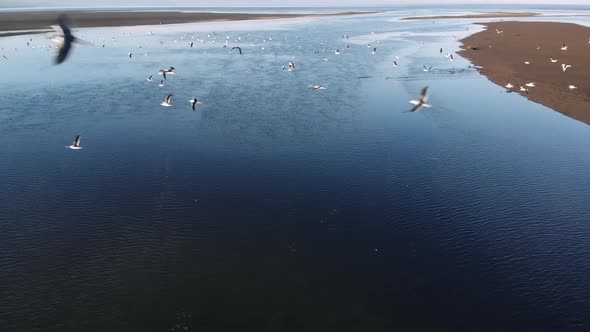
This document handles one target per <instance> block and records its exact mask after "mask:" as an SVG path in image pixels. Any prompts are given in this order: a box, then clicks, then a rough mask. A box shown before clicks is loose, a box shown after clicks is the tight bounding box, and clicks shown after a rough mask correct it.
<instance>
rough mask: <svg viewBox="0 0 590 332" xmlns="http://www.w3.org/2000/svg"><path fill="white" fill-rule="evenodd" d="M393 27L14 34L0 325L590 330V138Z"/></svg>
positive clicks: (446, 36)
mask: <svg viewBox="0 0 590 332" xmlns="http://www.w3.org/2000/svg"><path fill="white" fill-rule="evenodd" d="M403 15H404V13H399V14H395V15H394V14H377V15H373V16H363V17H345V18H331V19H321V20H317V19H313V20H308V19H306V20H293V21H289V20H286V21H283V20H281V21H276V22H274V23H273V22H268V21H260V22H241V23H231V24H229V23H228V24H226V25H221V24H217V25H216V24H211V25H202V24H196V25H172V26H165V27H133V28H131V27H130V28H109V29H106V28H105V29H81V30H80V31H79V32H78V33H79V34H80V35H81V36H83V37H84V38H85V39H86V40H89V41H91V42H92V43H94V44H95V45H96V46H98V45H101V44H102V43H103V42H104V43H105V44H106V45H105V47H104V48H102V47H92V46H86V47H84V46H79V47H76V48H75V49H74V52H73V54H72V56H71V58H70V59H68V61H67V62H66V63H64V64H63V65H60V66H52V65H51V56H52V53H51V52H52V51H53V50H50V49H48V48H47V45H49V42H48V41H47V39H46V38H45V36H41V35H36V36H26V37H23V36H21V37H9V38H3V39H2V40H0V45H2V47H3V48H4V51H5V52H6V54H7V56H8V58H9V60H8V61H5V62H3V63H0V65H1V66H2V67H1V68H2V70H3V71H4V73H5V77H10V83H5V84H4V85H3V89H2V92H1V93H0V105H1V106H0V139H1V141H2V149H0V175H1V176H2V181H1V183H2V186H1V188H0V189H1V190H0V294H2V301H1V302H0V325H1V326H2V328H1V330H2V331H81V330H86V331H184V330H188V331H196V330H201V331H236V330H248V331H250V330H251V331H337V330H338V331H392V330H411V331H414V330H429V331H474V330H475V331H521V330H537V331H584V330H587V329H588V328H590V321H589V320H588V319H589V317H590V300H588V299H589V298H590V282H589V281H588V275H590V267H589V266H588V264H587V261H588V259H589V257H590V224H589V221H590V219H589V217H588V215H589V213H590V205H589V204H588V202H590V190H589V189H588V188H590V171H588V165H590V151H589V150H588V149H587V142H589V140H590V131H588V126H587V125H585V124H583V123H580V122H577V121H575V120H573V119H570V118H567V117H565V116H563V115H561V114H559V113H556V112H554V111H552V110H550V109H548V108H545V107H543V106H542V105H538V104H535V103H532V102H530V101H528V100H526V99H525V98H523V97H521V96H519V95H516V94H506V93H505V92H504V90H503V89H501V88H500V87H498V86H495V85H494V84H492V83H490V82H489V81H487V80H486V79H485V78H484V77H482V76H480V75H479V74H478V73H477V72H476V71H474V70H473V69H472V68H469V67H468V66H469V63H468V62H467V61H466V60H464V59H460V58H458V59H457V60H456V61H454V62H450V61H449V60H448V59H447V58H445V56H444V54H443V55H441V54H440V53H439V52H438V50H439V48H440V47H443V48H444V49H445V53H446V52H447V50H448V52H454V51H456V50H457V47H458V46H459V44H458V42H457V39H456V38H455V37H456V36H457V35H459V34H461V33H462V34H465V33H466V31H465V28H466V27H470V28H473V27H472V26H471V25H470V24H469V23H468V22H467V23H459V24H458V23H457V22H449V23H441V24H437V25H436V26H433V25H432V23H431V22H411V23H406V22H403V21H402V22H400V21H396V20H395V18H397V17H400V16H403ZM213 31H216V34H213ZM150 32H151V33H150ZM344 34H348V35H349V36H350V39H349V40H346V39H345V38H343V37H342V36H343V35H344ZM238 36H239V37H240V38H242V39H241V40H242V41H243V42H242V44H241V46H242V48H243V50H244V55H242V56H240V55H238V54H236V53H232V54H230V53H228V50H227V49H224V48H223V47H222V45H223V44H224V42H225V40H228V45H229V46H230V47H231V46H235V45H238V43H237V42H236V40H237V38H238ZM271 36H272V40H269V38H270V37H271ZM227 37H229V39H228V38H227ZM27 38H33V42H32V43H33V45H35V46H37V47H36V48H34V49H33V48H30V47H26V44H25V41H26V39H27ZM113 38H114V39H113ZM214 38H215V39H214ZM103 40H104V41H103ZM189 40H191V41H195V47H194V48H190V47H189V46H188V42H189ZM213 40H215V43H212V41H213ZM115 41H116V43H115ZM160 42H163V43H160ZM347 43H348V44H349V46H350V47H349V48H347V47H346V46H345V45H346V44H347ZM368 44H371V47H367V46H368ZM253 45H255V46H253ZM138 46H141V48H140V47H138ZM263 47H264V49H263ZM326 47H327V48H328V49H327V50H326V53H324V52H323V49H324V48H326ZM372 47H377V48H378V50H377V54H375V55H373V54H371V50H372ZM336 48H339V49H341V50H342V54H340V55H336V54H334V52H333V50H334V49H336ZM315 51H318V52H319V53H318V54H316V53H315ZM129 52H132V53H133V57H132V59H129V58H128V53H129ZM324 57H328V58H330V60H331V61H329V62H326V61H324V60H323V59H322V58H324ZM396 57H397V58H396ZM394 60H396V61H397V62H398V63H400V67H398V68H394V67H393V66H392V62H393V61H394ZM289 61H293V62H294V63H295V64H296V66H297V69H296V70H295V71H293V72H288V71H287V70H283V69H282V66H283V65H287V63H288V62H289ZM170 65H173V66H174V67H175V68H176V70H177V73H176V75H169V78H168V80H167V81H166V86H165V87H158V84H157V82H156V78H157V80H160V79H161V77H160V76H159V75H157V71H158V69H160V68H166V67H167V66H170ZM422 65H429V66H430V65H431V66H433V69H434V70H433V71H432V72H430V73H425V72H423V71H422V69H421V67H422ZM149 74H153V75H154V79H155V80H154V82H146V81H145V80H144V78H145V77H147V76H148V75H149ZM386 78H388V79H386ZM316 84H319V85H324V86H325V87H326V88H327V89H326V90H322V91H315V92H312V91H310V89H309V87H310V85H316ZM426 85H428V86H429V87H430V92H431V98H430V100H429V102H430V103H432V104H433V107H432V108H430V109H423V110H421V111H420V112H417V113H410V112H408V109H409V106H411V105H409V104H408V100H410V99H414V98H416V97H417V95H418V94H419V91H420V89H421V88H422V87H423V86H426ZM169 93H170V94H173V106H172V107H169V108H165V107H162V106H160V103H161V102H162V101H163V99H164V97H165V96H166V95H167V94H169ZM194 96H196V97H198V98H199V100H200V101H201V102H202V104H200V105H198V106H197V110H196V111H195V112H193V111H192V110H191V109H190V104H189V99H190V98H192V97H194ZM76 135H81V137H82V140H81V142H82V146H83V149H82V150H70V149H66V148H65V146H66V145H69V144H71V142H72V140H73V139H74V137H75V136H76Z"/></svg>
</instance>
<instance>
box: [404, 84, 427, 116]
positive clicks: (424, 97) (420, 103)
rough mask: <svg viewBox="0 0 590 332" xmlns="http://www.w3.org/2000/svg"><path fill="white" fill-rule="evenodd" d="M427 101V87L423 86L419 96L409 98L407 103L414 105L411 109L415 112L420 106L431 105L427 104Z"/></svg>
mask: <svg viewBox="0 0 590 332" xmlns="http://www.w3.org/2000/svg"><path fill="white" fill-rule="evenodd" d="M427 101H428V87H424V88H423V89H422V92H421V93H420V97H419V99H418V100H410V101H409V103H410V104H412V105H414V107H412V109H411V111H412V112H416V111H418V110H419V109H420V108H422V107H432V105H429V104H427V103H426V102H427Z"/></svg>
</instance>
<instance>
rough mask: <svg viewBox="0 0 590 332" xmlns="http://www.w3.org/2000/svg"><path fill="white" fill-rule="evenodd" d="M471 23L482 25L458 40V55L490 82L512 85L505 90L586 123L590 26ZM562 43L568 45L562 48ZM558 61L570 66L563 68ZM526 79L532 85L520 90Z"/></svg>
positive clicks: (589, 90)
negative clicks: (471, 33)
mask: <svg viewBox="0 0 590 332" xmlns="http://www.w3.org/2000/svg"><path fill="white" fill-rule="evenodd" d="M476 24H480V25H483V26H485V30H483V31H480V32H477V33H475V34H473V35H470V36H468V37H466V38H464V39H462V40H461V42H462V46H461V47H462V50H461V51H460V52H458V54H459V55H460V56H462V57H464V58H466V59H468V60H470V61H471V62H472V64H473V65H475V66H478V70H479V72H480V73H481V74H482V75H484V76H486V77H487V78H488V79H489V80H490V81H491V82H493V83H495V84H497V85H499V86H501V87H503V88H505V85H506V84H508V83H511V84H512V85H514V88H512V89H507V92H514V93H519V94H521V95H522V96H524V97H526V98H528V99H529V100H531V101H533V102H536V103H539V104H542V105H544V106H546V107H549V108H551V109H553V110H555V111H557V112H560V113H562V114H564V115H566V116H568V117H570V118H573V119H575V120H578V121H581V122H584V123H586V124H590V62H589V61H587V59H588V58H590V42H589V37H590V27H585V26H582V25H577V24H573V23H558V22H515V21H512V22H491V23H476ZM496 29H498V30H499V31H502V32H501V33H497V32H496ZM564 43H565V44H567V46H568V49H567V50H561V46H562V44H564ZM550 58H554V59H556V60H557V61H555V62H552V61H550ZM525 62H528V63H529V64H526V63H525ZM562 64H567V65H571V68H568V69H566V71H563V70H562V66H561V65H562ZM530 82H535V87H528V93H526V92H521V91H519V89H520V86H523V87H526V86H525V84H527V83H530ZM570 85H574V86H576V87H577V88H576V89H570V88H569V86H570Z"/></svg>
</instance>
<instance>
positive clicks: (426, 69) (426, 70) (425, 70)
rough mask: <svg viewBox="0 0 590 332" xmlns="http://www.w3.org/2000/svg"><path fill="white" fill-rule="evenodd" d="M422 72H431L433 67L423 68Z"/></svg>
mask: <svg viewBox="0 0 590 332" xmlns="http://www.w3.org/2000/svg"><path fill="white" fill-rule="evenodd" d="M422 70H423V71H424V72H429V71H430V70H432V66H430V67H426V66H422Z"/></svg>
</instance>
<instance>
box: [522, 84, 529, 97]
mask: <svg viewBox="0 0 590 332" xmlns="http://www.w3.org/2000/svg"><path fill="white" fill-rule="evenodd" d="M520 91H522V92H525V93H526V94H527V95H528V94H529V89H527V88H525V87H523V86H522V85H521V86H520Z"/></svg>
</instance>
